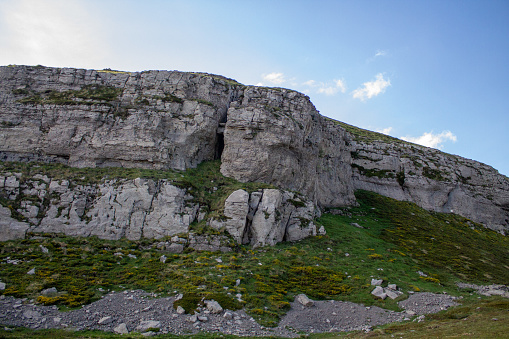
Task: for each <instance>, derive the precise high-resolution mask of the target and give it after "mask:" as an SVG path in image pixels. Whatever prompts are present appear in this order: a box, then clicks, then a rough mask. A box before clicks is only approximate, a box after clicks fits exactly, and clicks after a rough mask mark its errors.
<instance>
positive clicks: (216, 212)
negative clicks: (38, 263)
mask: <svg viewBox="0 0 509 339" xmlns="http://www.w3.org/2000/svg"><path fill="white" fill-rule="evenodd" d="M220 166H221V163H220V161H219V160H216V161H209V162H203V163H201V164H200V165H198V167H197V168H191V169H188V170H186V171H177V170H165V171H163V170H150V169H139V168H122V167H107V168H73V167H69V166H66V165H62V164H45V163H22V162H2V163H0V173H20V174H21V181H26V180H29V179H30V178H33V177H34V176H35V175H37V174H40V175H46V176H48V177H50V178H52V179H53V180H68V181H69V186H70V187H71V188H72V187H73V186H77V185H97V184H100V183H102V182H104V181H106V180H113V179H136V178H146V179H153V180H160V179H167V180H170V181H171V182H172V183H173V185H175V186H178V187H181V188H185V189H187V190H188V192H189V193H190V194H191V195H193V197H194V202H197V203H199V204H200V206H201V207H202V208H203V209H204V210H205V211H207V212H209V215H208V216H207V218H206V219H208V218H209V217H210V218H211V217H214V218H221V217H222V216H223V210H224V201H225V200H226V198H228V196H229V195H230V194H231V193H232V192H233V191H235V190H238V189H245V190H247V191H248V192H253V191H256V190H258V189H263V188H274V186H271V185H267V184H263V183H241V182H238V181H236V180H235V179H232V178H227V177H225V176H223V175H222V174H221V173H220V171H219V168H220ZM30 198H31V197H30V196H25V195H23V194H20V195H19V196H18V198H17V199H16V200H14V201H12V200H8V199H7V198H6V197H2V196H1V194H0V204H2V205H3V206H5V207H9V206H11V210H12V211H14V213H16V210H17V209H18V208H20V203H21V201H22V200H27V199H28V200H30ZM50 200H51V197H49V196H48V197H45V198H44V200H42V201H35V203H36V204H35V205H36V206H38V207H42V208H44V207H46V208H47V207H48V206H49V203H50ZM16 216H18V215H16ZM19 217H20V218H21V219H23V217H22V216H20V215H19ZM18 219H19V218H18ZM192 226H193V228H194V229H197V230H200V231H203V229H204V226H205V221H203V222H202V223H197V224H193V225H192Z"/></svg>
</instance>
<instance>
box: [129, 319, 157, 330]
mask: <svg viewBox="0 0 509 339" xmlns="http://www.w3.org/2000/svg"><path fill="white" fill-rule="evenodd" d="M160 327H161V322H160V321H156V320H144V321H142V322H140V324H139V325H138V326H136V329H135V330H136V331H137V332H147V331H148V330H149V329H150V328H160Z"/></svg>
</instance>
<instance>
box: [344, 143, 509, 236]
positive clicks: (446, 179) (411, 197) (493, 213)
mask: <svg viewBox="0 0 509 339" xmlns="http://www.w3.org/2000/svg"><path fill="white" fill-rule="evenodd" d="M352 168H353V185H354V187H355V189H363V190H367V191H371V192H376V193H379V194H382V195H384V196H387V197H391V198H394V199H397V200H404V201H411V202H415V203H416V204H417V205H419V206H420V207H423V208H425V209H427V210H432V211H436V212H445V213H456V214H459V215H462V216H464V217H467V218H469V219H472V220H474V221H476V222H479V223H482V224H484V225H486V226H488V227H489V228H491V229H494V230H497V231H499V232H501V233H504V232H506V233H509V179H508V178H507V177H505V176H503V175H500V174H499V173H498V172H497V171H496V170H495V169H493V168H492V167H490V166H487V165H485V164H482V163H479V162H476V161H473V160H469V159H465V158H461V157H458V156H455V155H451V154H446V153H443V152H440V151H438V150H436V149H431V148H427V147H423V146H419V145H415V144H410V143H405V142H401V141H397V142H390V143H389V142H383V141H370V142H365V141H362V140H357V141H353V142H352Z"/></svg>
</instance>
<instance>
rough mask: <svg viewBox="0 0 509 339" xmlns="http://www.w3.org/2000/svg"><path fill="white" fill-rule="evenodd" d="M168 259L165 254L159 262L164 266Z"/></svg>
mask: <svg viewBox="0 0 509 339" xmlns="http://www.w3.org/2000/svg"><path fill="white" fill-rule="evenodd" d="M166 259H168V258H167V257H166V256H165V255H164V254H163V255H162V256H161V257H160V258H159V261H160V262H162V263H163V264H165V263H166Z"/></svg>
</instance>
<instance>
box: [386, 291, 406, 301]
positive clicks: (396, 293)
mask: <svg viewBox="0 0 509 339" xmlns="http://www.w3.org/2000/svg"><path fill="white" fill-rule="evenodd" d="M384 292H385V294H386V295H387V296H388V297H389V298H391V299H392V300H394V299H396V298H397V297H399V296H400V295H402V294H403V293H401V292H399V291H396V290H392V289H389V288H386V289H384Z"/></svg>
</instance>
